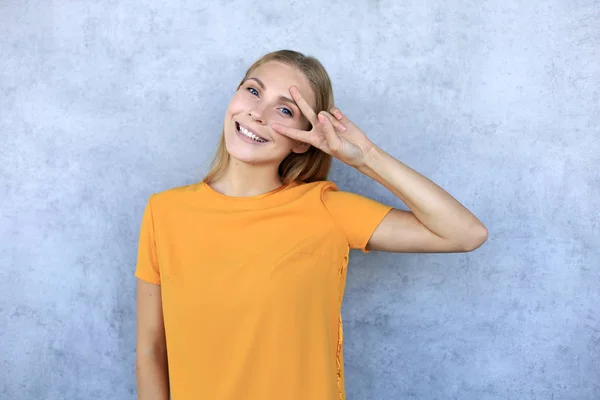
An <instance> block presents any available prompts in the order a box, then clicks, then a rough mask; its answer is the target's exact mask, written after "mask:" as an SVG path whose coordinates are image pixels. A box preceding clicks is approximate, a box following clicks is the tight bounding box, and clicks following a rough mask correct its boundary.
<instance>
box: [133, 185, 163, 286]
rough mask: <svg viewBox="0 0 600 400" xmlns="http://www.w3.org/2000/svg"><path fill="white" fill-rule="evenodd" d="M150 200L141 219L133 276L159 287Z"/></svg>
mask: <svg viewBox="0 0 600 400" xmlns="http://www.w3.org/2000/svg"><path fill="white" fill-rule="evenodd" d="M151 200H152V196H151V197H150V199H148V203H147V205H146V209H145V210H144V215H143V217H142V224H141V227H140V237H139V242H138V256H137V265H136V269H135V276H136V277H138V278H139V279H141V280H143V281H146V282H149V283H153V284H155V285H160V271H159V268H158V256H157V254H156V240H155V236H154V216H153V214H152V206H151Z"/></svg>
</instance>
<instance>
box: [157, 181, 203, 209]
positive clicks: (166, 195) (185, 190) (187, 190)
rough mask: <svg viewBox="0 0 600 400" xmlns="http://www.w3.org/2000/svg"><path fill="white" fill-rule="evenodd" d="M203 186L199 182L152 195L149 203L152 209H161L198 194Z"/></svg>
mask: <svg viewBox="0 0 600 400" xmlns="http://www.w3.org/2000/svg"><path fill="white" fill-rule="evenodd" d="M201 184H202V182H197V183H192V184H188V185H182V186H176V187H172V188H169V189H165V190H162V191H159V192H155V193H152V194H151V195H150V197H149V199H148V203H149V204H151V205H152V207H161V206H165V205H169V204H171V203H173V202H179V201H180V200H182V199H185V198H187V197H189V196H190V195H192V194H194V193H196V192H197V191H198V188H199V186H200V185H201Z"/></svg>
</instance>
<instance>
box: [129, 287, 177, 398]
mask: <svg viewBox="0 0 600 400" xmlns="http://www.w3.org/2000/svg"><path fill="white" fill-rule="evenodd" d="M136 377H137V390H138V400H169V373H168V369H167V345H166V340H165V326H164V321H163V313H162V299H161V292H160V286H158V285H153V284H151V283H147V282H144V281H142V280H139V279H138V283H137V345H136Z"/></svg>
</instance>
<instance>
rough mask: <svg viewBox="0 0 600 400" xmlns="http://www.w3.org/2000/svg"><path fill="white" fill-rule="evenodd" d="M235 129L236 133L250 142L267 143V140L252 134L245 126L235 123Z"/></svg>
mask: <svg viewBox="0 0 600 400" xmlns="http://www.w3.org/2000/svg"><path fill="white" fill-rule="evenodd" d="M235 128H236V131H237V133H238V134H239V135H240V136H242V137H244V138H248V139H251V140H252V141H254V142H256V143H267V142H268V140H267V139H265V138H263V137H261V136H258V135H257V134H256V133H254V132H252V131H251V130H249V129H248V128H246V127H245V126H243V125H241V124H240V123H239V122H236V123H235Z"/></svg>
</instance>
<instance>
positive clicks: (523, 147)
mask: <svg viewBox="0 0 600 400" xmlns="http://www.w3.org/2000/svg"><path fill="white" fill-rule="evenodd" d="M599 10H600V2H599V1H594V0H588V1H585V0H582V1H540V0H535V1H524V0H523V1H499V0H498V1H474V0H470V1H466V0H465V1H459V0H449V1H446V2H436V1H421V2H417V1H412V2H391V1H372V2H368V1H358V0H352V1H350V2H342V1H334V2H328V4H320V2H319V1H317V0H314V1H307V2H277V3H273V4H268V3H266V2H258V4H257V3H255V2H253V1H249V0H232V1H220V2H212V3H207V2H201V1H188V0H181V1H178V2H163V1H157V0H156V1H146V2H144V1H141V0H127V1H68V2H67V1H59V0H54V1H22V0H19V1H17V0H3V1H2V2H0V157H1V158H0V177H1V179H0V293H1V296H0V357H1V360H2V362H1V364H0V371H2V372H1V373H0V397H1V398H2V399H26V400H34V399H35V400H38V399H65V400H76V399H134V398H135V377H134V356H135V354H134V352H135V278H134V277H133V271H134V264H135V257H136V246H137V235H138V230H139V223H140V219H141V213H142V210H143V207H144V205H145V201H146V199H147V197H148V196H149V195H150V193H152V192H156V191H160V190H163V189H166V188H169V187H173V186H178V185H182V184H186V183H190V182H193V181H195V180H197V179H199V178H200V177H201V176H202V172H203V171H204V168H206V166H207V165H208V162H209V160H210V158H211V156H212V152H213V149H214V147H215V145H216V143H217V138H218V133H219V128H220V126H221V123H222V117H223V113H224V111H225V107H226V104H227V102H228V100H229V97H230V96H231V94H232V93H233V91H234V89H235V85H236V84H237V83H238V81H239V79H240V78H241V77H242V75H243V73H244V71H245V69H246V68H247V67H248V66H249V65H250V63H251V62H252V61H254V60H255V59H256V58H257V57H259V56H260V55H262V54H263V53H266V52H268V51H271V50H275V49H280V48H292V49H296V50H299V51H302V52H305V53H308V54H312V55H316V56H317V57H318V58H320V59H321V60H322V62H323V64H324V65H325V66H326V67H327V68H328V70H329V72H330V74H331V76H332V79H333V83H334V89H335V93H336V96H337V104H338V105H339V106H340V107H341V108H342V110H343V111H345V112H346V113H347V114H348V115H349V116H350V117H351V118H352V119H353V120H354V121H355V122H356V123H357V124H358V125H359V126H360V127H362V128H363V129H364V130H365V131H366V133H367V134H368V135H369V136H370V137H371V138H372V139H373V140H374V141H375V142H376V143H378V144H379V145H380V146H382V147H383V148H384V149H386V150H387V151H388V152H390V153H391V154H393V155H394V156H396V157H397V158H399V159H400V160H402V161H403V162H405V163H407V164H408V165H410V166H411V167H413V168H415V169H416V170H418V171H420V172H422V173H423V174H425V175H426V176H428V177H429V178H431V179H433V180H434V181H435V182H437V183H439V184H440V185H442V186H443V187H444V188H445V189H447V190H448V191H449V192H450V193H451V194H453V195H454V196H455V197H457V198H458V199H459V200H460V201H461V202H463V204H465V205H466V206H467V207H468V208H470V209H472V210H473V211H474V212H475V214H477V215H478V216H479V217H480V218H481V219H482V221H483V222H484V223H485V224H486V225H487V227H488V228H489V232H490V237H489V240H488V242H487V243H486V244H485V245H484V247H482V248H481V249H480V250H478V251H476V252H474V253H469V254H455V255H412V254H411V255H394V254H384V253H373V254H369V255H363V254H360V253H357V254H353V259H352V262H351V266H350V274H349V281H348V290H347V295H346V300H345V304H344V310H343V313H344V317H345V321H346V340H347V342H346V368H347V376H346V379H347V391H348V397H349V399H351V400H356V399H375V400H378V399H427V400H431V399H440V400H441V399H444V400H445V399H519V400H523V399H576V400H587V399H589V400H596V399H599V398H600V361H599V360H600V322H599V320H600V315H599V312H598V310H600V289H599V285H600V272H599V271H600V239H599V237H600V232H599V230H600V213H599V212H598V209H599V207H600V173H599V171H600V118H599V116H598V115H599V110H600V100H599V87H600V86H599V84H600V14H599ZM331 178H332V179H333V180H335V181H336V182H338V184H339V185H340V187H341V188H342V189H345V190H351V191H356V192H358V193H360V194H363V195H368V196H371V197H373V198H375V199H377V200H380V201H384V202H388V203H391V204H394V205H396V206H398V207H404V206H403V205H402V204H401V203H400V202H399V201H397V200H396V199H395V198H394V196H393V195H392V194H391V193H389V192H387V191H386V190H385V189H384V188H383V187H381V186H379V185H378V184H376V183H375V182H373V181H371V180H369V179H368V178H366V177H364V176H362V175H360V173H358V172H357V171H354V170H351V169H350V168H349V167H347V166H345V165H342V164H341V163H336V164H335V165H334V168H333V174H332V176H331Z"/></svg>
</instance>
